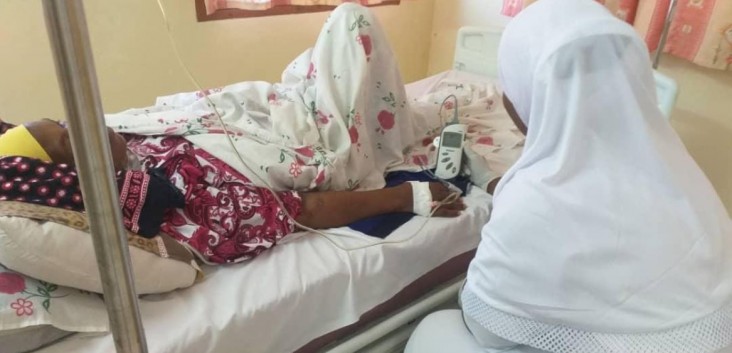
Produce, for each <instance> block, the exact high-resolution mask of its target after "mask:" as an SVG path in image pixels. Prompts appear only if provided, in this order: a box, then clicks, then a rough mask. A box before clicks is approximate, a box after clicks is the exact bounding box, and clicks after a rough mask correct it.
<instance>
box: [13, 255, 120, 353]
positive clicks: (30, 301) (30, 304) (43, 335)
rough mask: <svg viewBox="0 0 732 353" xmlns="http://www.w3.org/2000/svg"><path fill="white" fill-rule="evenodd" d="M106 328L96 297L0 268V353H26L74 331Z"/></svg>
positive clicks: (103, 315) (91, 330)
mask: <svg viewBox="0 0 732 353" xmlns="http://www.w3.org/2000/svg"><path fill="white" fill-rule="evenodd" d="M108 325H109V324H108V319H107V311H106V308H105V306H104V302H103V301H102V299H101V298H100V297H99V295H97V294H92V293H88V292H86V293H84V292H82V291H80V290H78V289H72V288H67V287H61V286H57V285H55V284H51V283H47V282H43V281H38V280H35V279H32V278H29V277H27V276H24V275H22V274H20V273H16V272H13V271H10V270H8V269H7V268H5V267H3V266H0V352H2V353H17V352H27V351H30V350H34V349H37V348H40V347H42V346H45V345H48V344H50V343H52V342H55V341H57V340H59V339H61V338H63V337H65V336H68V335H70V334H72V333H74V332H87V333H91V332H98V333H101V332H107V331H108V330H109V326H108Z"/></svg>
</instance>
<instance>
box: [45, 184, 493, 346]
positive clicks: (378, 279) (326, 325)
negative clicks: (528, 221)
mask: <svg viewBox="0 0 732 353" xmlns="http://www.w3.org/2000/svg"><path fill="white" fill-rule="evenodd" d="M465 202H466V205H467V206H468V208H467V210H466V211H465V212H463V214H462V215H461V216H459V217H457V218H454V219H448V218H430V219H427V218H423V217H415V218H414V219H412V220H411V221H409V222H408V223H406V224H405V225H403V226H402V227H400V228H399V229H397V231H395V233H393V234H391V235H390V236H389V237H387V238H386V239H385V240H381V239H377V238H372V237H368V236H366V235H363V234H362V233H358V232H355V231H353V230H350V229H348V228H338V229H334V230H329V231H328V233H327V234H324V235H323V234H315V233H298V234H294V235H293V236H292V237H291V238H290V240H289V241H286V242H284V243H282V244H280V245H279V246H277V247H275V248H273V249H272V250H270V251H267V252H265V253H264V254H262V255H260V256H259V257H257V258H255V259H254V260H252V261H249V262H247V263H244V264H238V265H232V266H221V267H208V268H206V269H205V272H206V278H205V280H204V281H203V282H201V283H199V284H197V285H195V286H193V287H191V288H188V289H185V290H180V291H177V292H173V293H168V294H163V295H149V296H144V297H142V298H141V299H140V311H141V313H142V321H143V325H144V328H145V332H146V336H147V343H148V347H149V351H150V352H156V353H163V352H191V353H193V352H195V353H204V352H293V351H296V350H298V349H300V348H303V347H304V348H303V349H304V350H315V349H318V348H321V347H322V346H323V345H325V344H328V343H330V339H321V340H317V339H318V338H319V337H321V336H324V335H326V334H328V333H331V332H334V331H337V330H339V329H341V328H343V327H348V326H349V325H353V324H355V323H357V322H359V320H360V319H361V318H362V316H363V315H364V314H366V313H368V312H369V311H371V310H372V309H374V308H376V307H378V306H379V305H380V304H383V303H385V302H388V301H389V300H390V299H392V298H395V297H397V294H400V293H401V295H402V296H404V291H403V290H404V289H405V288H408V287H409V285H410V284H413V283H415V282H416V281H417V280H418V279H420V278H422V279H424V278H426V277H424V275H426V274H428V273H430V272H433V273H434V271H435V269H439V268H441V265H443V264H445V265H449V263H450V260H452V259H460V256H461V255H462V256H463V260H465V259H466V258H469V256H467V257H466V255H465V254H466V253H468V254H469V253H470V251H472V250H473V249H475V248H476V246H477V244H478V242H479V240H480V236H479V235H480V229H481V227H482V226H483V224H485V222H486V221H487V219H488V216H489V211H490V205H491V197H490V195H488V194H487V193H485V192H483V191H482V190H479V189H477V188H473V189H472V190H471V191H470V193H469V195H468V196H467V197H466V198H465ZM425 222H427V223H425ZM464 265H465V263H463V264H462V266H464ZM463 271H464V268H463ZM428 282H429V281H427V282H424V280H423V283H421V286H422V287H424V288H429V287H430V286H434V285H436V284H434V283H428ZM372 313H373V312H372ZM371 316H374V315H371ZM329 337H333V338H335V337H334V336H329ZM308 343H310V344H308ZM112 351H114V343H113V340H112V337H111V334H107V335H103V336H88V335H81V334H77V335H74V336H71V337H69V338H67V339H64V340H62V341H60V342H59V343H56V344H54V345H52V346H50V347H46V348H44V349H41V350H39V351H38V352H42V353H57V352H64V353H65V352H75V353H84V352H112Z"/></svg>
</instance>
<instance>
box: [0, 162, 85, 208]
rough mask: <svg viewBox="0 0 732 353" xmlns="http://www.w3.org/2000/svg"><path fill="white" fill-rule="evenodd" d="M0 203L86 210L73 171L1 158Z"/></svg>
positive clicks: (72, 169)
mask: <svg viewBox="0 0 732 353" xmlns="http://www.w3.org/2000/svg"><path fill="white" fill-rule="evenodd" d="M0 201H21V202H30V203H34V204H38V205H44V206H51V207H61V208H65V209H69V210H74V211H82V210H84V202H83V199H82V197H81V191H80V190H79V179H78V177H77V175H76V170H75V169H74V168H71V167H69V166H68V165H66V164H53V163H47V162H43V161H40V160H37V159H32V158H25V157H4V158H0Z"/></svg>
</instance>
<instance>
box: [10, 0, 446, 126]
mask: <svg viewBox="0 0 732 353" xmlns="http://www.w3.org/2000/svg"><path fill="white" fill-rule="evenodd" d="M163 3H164V6H165V9H166V12H167V15H168V17H169V20H170V27H171V28H172V31H173V36H174V37H175V40H176V41H177V43H178V46H179V48H180V50H181V55H182V58H183V60H184V61H185V62H186V64H187V66H188V67H189V68H190V70H191V72H192V73H193V75H194V76H195V77H196V78H197V80H198V81H199V83H200V84H201V86H203V87H213V86H220V85H224V84H229V83H234V82H237V81H244V80H267V81H278V80H279V77H280V74H281V73H282V70H283V69H284V67H285V66H286V65H287V64H288V63H289V62H290V61H291V60H292V59H293V58H294V57H295V56H297V55H298V54H299V53H301V52H302V51H303V50H305V49H306V48H308V47H310V46H311V45H312V43H313V42H314V41H315V38H316V37H317V35H318V33H319V31H320V27H321V25H322V23H323V22H324V21H325V18H326V16H327V13H314V14H303V15H289V16H274V17H261V18H251V19H236V20H224V21H214V22H205V23H198V22H196V20H195V9H194V1H193V0H163ZM84 4H85V7H86V13H87V18H88V25H89V31H90V36H91V42H92V49H93V52H94V57H95V61H96V68H97V74H98V80H99V85H100V91H101V94H102V101H103V105H104V109H105V111H107V112H116V111H119V110H123V109H126V108H131V107H141V106H147V105H150V104H152V103H153V102H154V98H155V97H156V96H159V95H164V94H169V93H174V92H181V91H188V90H194V89H195V86H194V85H193V84H192V83H191V82H190V81H189V80H188V79H187V78H186V76H185V74H184V71H183V70H182V69H181V68H180V66H179V65H178V62H177V60H176V58H175V56H174V52H173V49H172V46H171V44H170V42H169V40H168V37H167V34H166V31H165V25H164V22H163V20H162V16H161V14H160V10H159V9H158V5H157V3H156V1H154V0H125V1H122V0H104V1H89V0H87V1H85V2H84ZM433 5H434V0H419V1H404V2H403V4H402V5H400V6H383V7H376V8H374V12H375V13H376V16H377V17H378V18H379V20H380V22H381V23H382V24H383V25H384V27H385V29H386V32H387V35H388V36H389V40H390V41H391V43H392V46H393V48H394V50H395V53H396V55H397V58H398V60H399V62H400V66H401V70H402V73H403V75H404V78H405V81H412V80H416V79H419V78H422V77H424V75H425V73H426V71H427V60H426V58H427V57H428V55H429V47H430V36H429V33H430V31H431V27H432V14H433ZM0 50H2V54H1V55H0V78H1V79H0V117H1V118H3V119H4V120H6V121H10V122H21V121H28V120H35V119H38V118H42V117H57V118H60V117H62V104H61V98H60V93H59V90H58V85H57V83H56V78H55V71H54V70H55V69H54V67H53V61H52V58H51V53H50V49H49V44H48V38H47V34H46V30H45V25H44V21H43V10H42V7H41V1H40V0H32V1H31V0H1V1H0Z"/></svg>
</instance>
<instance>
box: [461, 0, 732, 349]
mask: <svg viewBox="0 0 732 353" xmlns="http://www.w3.org/2000/svg"><path fill="white" fill-rule="evenodd" d="M499 65H500V73H501V81H502V85H503V88H504V93H505V94H506V96H507V97H508V98H509V99H510V100H511V101H512V102H513V104H514V106H515V108H516V110H517V112H518V114H519V115H520V117H521V119H522V120H523V122H524V123H525V125H527V126H528V136H527V138H526V143H525V148H524V153H523V154H522V156H521V157H520V158H519V160H518V161H517V162H516V164H515V165H514V166H513V167H512V168H511V169H509V171H508V172H507V173H506V175H505V176H504V177H503V179H502V180H501V182H500V183H499V185H498V187H497V190H496V196H495V199H494V210H493V214H492V216H491V220H490V221H489V223H488V224H487V225H486V226H485V227H484V229H483V232H482V241H481V243H480V245H479V248H478V251H477V254H476V257H475V259H474V260H473V262H472V263H471V265H470V269H469V271H468V279H467V284H466V286H465V290H464V291H463V294H462V302H463V310H464V314H465V316H466V321H467V322H468V326H469V327H470V326H471V322H472V323H473V324H472V327H471V328H472V329H473V334H474V335H475V336H476V338H478V341H481V342H484V343H485V345H484V347H489V348H503V349H505V348H506V347H511V344H513V345H518V346H517V347H532V348H531V349H540V350H544V351H548V352H555V353H569V352H573V353H574V352H623V353H635V352H658V353H672V352H678V353H682V352H683V353H687V352H688V353H706V352H715V351H719V350H720V349H723V348H724V347H727V346H729V345H730V344H731V343H732V306H731V305H730V304H729V302H730V294H732V251H731V250H732V249H731V247H732V242H731V240H732V239H731V238H730V237H731V236H732V222H731V221H730V218H729V216H728V214H727V212H726V210H725V208H724V206H723V205H722V202H721V201H720V199H719V197H718V195H717V194H716V193H715V191H714V189H713V187H712V185H711V183H710V182H709V180H708V179H707V178H706V176H705V175H704V173H703V172H702V171H701V170H700V169H699V167H698V166H697V165H696V163H695V162H694V161H693V159H692V158H691V157H690V155H689V154H688V152H687V151H686V149H685V148H684V146H683V144H682V142H681V140H680V139H679V137H678V136H677V135H676V133H675V132H674V130H673V129H672V127H671V126H670V124H669V123H668V122H667V120H666V119H665V118H664V117H663V115H662V114H661V112H660V111H659V109H658V107H657V104H656V96H655V87H654V81H653V77H652V70H651V66H650V60H649V56H648V52H647V48H646V46H645V45H644V43H643V42H642V41H641V39H640V38H639V37H638V35H637V34H636V33H635V32H634V30H633V28H632V27H630V26H629V25H627V24H626V23H624V22H622V21H620V20H617V19H616V18H614V17H613V16H612V15H611V14H610V13H609V12H607V10H606V9H605V8H604V7H602V6H601V5H598V4H597V3H596V2H594V1H588V0H542V1H539V2H537V3H536V4H534V5H532V6H530V7H528V8H527V9H526V10H525V11H523V12H522V13H521V14H519V16H518V17H516V18H515V19H514V20H513V21H512V22H511V23H510V24H509V25H508V27H507V28H506V30H505V33H504V36H503V39H502V42H501V47H500V51H499ZM476 324H477V325H476ZM476 331H478V332H476ZM491 342H493V343H491ZM527 349H528V348H527ZM489 351H499V350H489ZM500 351H501V352H502V351H503V350H500ZM520 351H528V350H520Z"/></svg>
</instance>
